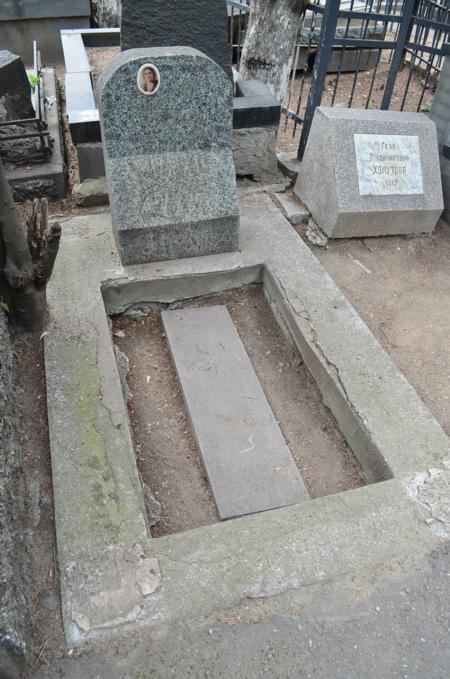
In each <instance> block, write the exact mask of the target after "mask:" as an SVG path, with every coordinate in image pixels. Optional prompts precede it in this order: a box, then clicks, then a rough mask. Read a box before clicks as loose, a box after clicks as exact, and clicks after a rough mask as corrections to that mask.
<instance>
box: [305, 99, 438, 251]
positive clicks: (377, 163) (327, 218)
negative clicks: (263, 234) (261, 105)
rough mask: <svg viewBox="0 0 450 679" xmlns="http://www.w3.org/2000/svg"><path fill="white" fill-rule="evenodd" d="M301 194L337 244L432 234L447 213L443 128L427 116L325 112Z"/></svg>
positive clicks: (316, 126)
mask: <svg viewBox="0 0 450 679" xmlns="http://www.w3.org/2000/svg"><path fill="white" fill-rule="evenodd" d="M294 191H295V193H296V195H297V196H298V197H299V198H301V200H302V201H303V202H304V203H305V204H306V206H307V207H308V208H309V210H310V212H311V214H312V216H313V217H314V219H315V220H316V222H317V224H318V225H319V227H320V228H321V229H323V231H324V232H325V233H326V234H327V235H328V236H330V237H332V238H352V237H365V236H383V235H394V234H408V233H409V234H410V233H426V232H430V231H432V230H433V229H434V227H435V226H436V223H437V221H438V219H439V217H440V215H441V213H442V209H443V200H442V187H441V178H440V170H439V155H438V146H437V138H436V127H435V125H434V123H433V122H432V121H431V120H429V119H428V118H427V117H426V116H424V115H423V114H420V113H403V112H402V113H400V112H398V111H377V110H375V111H369V110H363V109H342V108H328V107H325V106H323V107H319V108H317V109H316V112H315V114H314V120H313V124H312V127H311V132H310V135H309V138H308V143H307V146H306V150H305V154H304V157H303V160H302V163H301V167H300V172H299V175H298V178H297V183H296V185H295V188H294Z"/></svg>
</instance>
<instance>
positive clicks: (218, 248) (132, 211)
mask: <svg viewBox="0 0 450 679" xmlns="http://www.w3.org/2000/svg"><path fill="white" fill-rule="evenodd" d="M149 68H150V69H153V75H152V74H151V73H150V72H149V70H148V69H149ZM144 76H145V77H150V79H151V80H152V84H151V85H149V88H150V91H144V90H145V87H147V85H145V83H144V81H143V80H142V79H143V78H144ZM138 82H139V84H138ZM141 88H143V89H141ZM98 99H99V108H100V123H101V128H102V139H103V149H104V156H105V169H106V178H107V182H108V190H109V195H110V204H111V211H112V217H113V227H114V233H115V236H116V241H117V243H118V247H119V251H120V254H121V258H122V262H123V263H124V264H139V263H143V262H150V261H161V260H165V259H177V258H180V257H191V256H195V255H206V254H214V253H219V252H229V251H233V250H237V249H238V246H239V207H238V199H237V189H236V178H235V169H234V163H233V157H232V151H231V135H232V85H231V83H230V81H229V80H228V78H227V77H226V76H225V74H224V72H223V70H222V69H221V68H220V67H219V66H218V65H217V64H216V63H214V62H213V61H212V60H211V59H209V58H208V57H206V56H205V55H204V54H202V53H201V52H199V51H197V50H194V49H192V48H189V47H169V48H166V47H160V48H158V47H155V48H147V49H134V50H128V51H127V52H122V53H121V54H120V55H118V56H117V57H116V58H115V59H113V60H112V61H111V62H110V63H109V64H108V66H107V67H106V69H105V70H104V71H103V73H102V75H101V77H100V79H99V83H98Z"/></svg>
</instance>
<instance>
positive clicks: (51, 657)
mask: <svg viewBox="0 0 450 679" xmlns="http://www.w3.org/2000/svg"><path fill="white" fill-rule="evenodd" d="M254 188H256V187H254ZM263 189H264V187H260V190H263ZM246 190H248V187H244V189H243V191H246ZM53 207H54V209H55V210H57V211H61V209H64V206H61V204H56V205H54V206H53ZM70 212H71V213H72V214H73V213H75V214H77V213H79V214H86V213H89V212H92V213H98V212H99V209H96V210H90V211H89V210H87V209H80V208H77V207H76V206H73V205H72V206H71V207H70ZM293 228H294V227H293ZM295 228H296V230H297V231H298V233H299V237H303V238H304V239H305V242H306V243H308V244H309V241H307V239H306V237H305V227H304V226H303V225H300V226H296V227H295ZM309 246H310V247H311V248H312V250H313V252H314V254H315V255H316V256H317V257H318V258H319V259H320V261H321V262H322V264H323V265H324V266H325V268H326V269H327V270H328V271H329V273H330V274H331V275H332V277H333V278H334V280H335V281H336V283H337V284H338V285H339V287H340V288H341V290H342V291H343V292H344V294H345V295H346V297H347V298H348V299H349V300H350V302H351V303H352V304H353V306H354V307H355V309H356V310H357V311H358V313H359V314H360V315H361V317H362V318H363V320H364V321H365V322H366V323H367V325H368V326H369V328H370V329H371V331H372V332H373V333H374V335H375V337H376V338H377V339H378V340H379V342H380V343H381V345H382V346H383V347H384V348H385V349H386V350H387V351H388V353H389V354H390V356H391V357H392V358H393V359H394V361H395V363H396V364H397V366H398V367H399V368H400V369H401V370H402V372H403V373H404V374H405V375H406V377H407V378H408V380H409V381H410V383H411V384H412V385H413V386H414V388H415V389H416V391H417V392H418V394H419V395H420V397H421V398H422V399H423V401H424V402H425V404H426V405H427V406H428V407H429V408H430V410H431V411H432V413H433V414H434V415H435V417H436V418H437V420H438V421H439V423H440V424H441V426H442V427H443V428H444V430H445V431H446V432H447V433H450V419H449V408H448V400H449V398H450V391H449V380H450V352H449V349H448V341H447V338H448V335H449V332H450V314H448V310H447V307H446V305H445V304H444V303H443V299H445V298H446V296H447V294H448V278H447V272H448V267H449V264H450V234H449V231H448V226H447V225H446V224H444V222H440V223H439V225H438V227H437V228H436V231H435V232H434V233H433V234H432V235H428V236H413V237H388V238H375V239H355V240H342V241H330V242H329V244H328V248H327V249H323V248H318V247H315V246H311V245H310V244H309ZM196 303H197V304H204V303H206V304H211V303H213V304H214V303H225V304H227V306H228V308H229V310H230V312H231V314H232V317H233V320H234V321H235V322H236V323H237V326H238V329H239V332H240V333H241V337H242V339H243V341H244V344H245V347H246V349H247V351H248V353H249V354H250V356H251V358H252V361H254V362H255V360H256V363H255V368H256V370H257V373H258V377H259V379H260V380H261V381H262V383H263V386H264V388H265V390H266V393H267V395H268V397H269V400H270V402H271V405H272V407H274V409H275V412H276V415H277V417H278V418H279V419H280V421H281V423H282V428H283V432H284V433H285V435H286V432H288V431H289V427H290V426H292V425H293V426H294V427H296V428H297V429H296V430H295V433H296V434H300V437H303V438H301V442H302V444H304V445H305V450H306V451H308V444H309V446H310V447H311V444H312V442H313V444H314V450H315V451H317V450H322V453H323V455H324V456H325V455H326V453H327V451H333V459H332V461H325V460H324V457H320V456H319V459H318V460H316V462H318V465H316V467H315V468H314V464H313V469H312V471H313V474H312V476H311V477H310V478H309V479H308V469H305V468H303V469H302V470H301V471H302V473H305V472H306V476H305V481H306V482H307V485H308V487H309V490H310V492H311V494H312V496H320V494H327V493H329V492H336V491H338V490H342V489H343V488H351V487H355V486H357V485H359V484H360V483H361V480H360V478H359V475H358V472H357V469H356V465H355V463H354V460H352V458H351V456H349V453H348V449H347V447H346V444H345V442H343V441H342V437H341V435H340V433H339V431H338V430H337V427H336V425H335V422H334V418H332V416H331V415H330V414H329V412H327V409H326V408H325V407H324V406H323V404H322V403H321V400H320V396H319V395H318V393H317V389H316V387H315V385H314V383H313V381H312V380H311V379H310V378H308V375H307V373H306V371H305V369H304V367H303V366H302V365H298V360H296V357H295V355H294V356H293V355H292V350H290V349H289V347H286V342H285V339H284V337H283V336H282V335H281V333H280V331H279V329H278V326H277V325H276V323H275V322H274V320H273V317H272V316H271V312H270V310H269V309H268V308H267V306H266V304H265V302H264V301H263V298H262V295H261V292H260V290H259V289H258V286H251V287H250V288H248V289H246V290H243V289H241V290H237V291H232V292H229V293H226V294H225V295H221V296H220V297H219V298H217V297H215V296H214V297H212V298H208V299H205V300H199V301H197V302H196ZM112 331H113V333H115V334H113V339H114V342H115V343H116V344H117V345H118V346H119V347H120V348H121V349H122V350H123V351H124V352H125V353H126V354H127V355H128V357H129V359H130V373H129V376H128V384H129V387H130V390H131V392H132V394H133V399H132V400H131V401H130V403H129V413H130V416H131V420H132V425H133V435H134V437H135V443H137V444H138V448H137V456H138V463H139V466H140V472H141V475H142V477H143V479H144V481H145V480H146V479H148V480H150V479H149V470H150V467H151V466H152V465H156V469H157V474H156V476H157V478H156V479H155V474H153V484H154V485H153V486H152V487H151V490H152V492H153V493H154V494H155V495H156V496H157V498H158V500H159V501H160V502H161V521H160V522H159V524H157V525H156V526H155V527H154V529H153V535H154V536H158V535H163V534H167V533H170V532H177V531H179V530H185V529H187V528H191V527H198V526H201V525H205V524H208V523H214V522H216V521H217V520H218V519H217V515H216V510H215V507H214V503H213V501H212V497H211V494H210V491H209V490H208V486H207V483H206V481H205V477H204V473H203V471H202V467H201V463H200V460H199V457H198V454H197V452H196V448H195V444H194V441H193V438H192V435H191V434H190V431H189V425H188V422H187V418H186V414H185V412H183V404H182V400H181V397H180V394H179V391H178V389H177V386H176V381H175V376H174V374H173V368H172V367H171V364H170V360H169V357H168V352H167V346H166V344H165V340H164V337H163V331H162V328H161V326H160V321H159V319H158V318H157V316H156V315H155V314H150V315H148V316H145V317H141V316H140V315H139V314H138V315H136V316H135V317H133V316H128V317H126V316H117V317H115V318H114V324H113V330H112ZM258 333H260V334H258ZM123 335H124V336H123ZM15 349H16V351H17V353H18V359H19V360H18V366H19V375H20V385H21V387H22V389H23V394H24V401H23V412H22V428H23V430H24V431H25V432H26V446H25V454H24V458H23V461H22V462H23V470H24V473H25V478H26V484H27V488H28V491H29V493H30V497H31V498H32V502H34V506H33V512H32V516H31V518H30V523H31V525H30V532H31V540H30V543H29V544H30V548H29V552H28V554H27V559H29V561H30V572H32V573H33V580H32V582H31V583H30V592H31V601H32V606H33V608H32V614H33V619H34V635H35V639H34V642H35V649H36V650H35V659H34V662H33V663H32V666H31V668H30V676H36V677H53V676H65V677H80V678H81V677H83V678H90V677H92V678H93V677H97V676H98V677H107V676H112V677H117V678H119V677H124V676H130V677H141V676H142V677H145V676H158V677H165V676H177V677H198V676H211V677H215V676H219V675H220V674H223V675H224V676H229V675H231V673H232V674H233V676H238V677H252V676H255V677H258V676H273V677H285V676H293V677H296V676H305V677H307V676H325V675H326V673H327V672H333V676H339V677H344V676H345V677H364V676H368V677H369V676H401V677H402V676H403V677H423V676H427V677H439V678H440V677H443V676H445V674H443V673H442V672H443V669H442V668H444V667H445V666H446V651H445V648H446V641H445V629H446V625H445V624H444V618H445V607H446V605H447V607H448V603H447V600H448V588H446V587H447V585H446V580H445V576H444V574H445V572H446V567H447V566H448V553H447V552H446V548H445V546H444V544H443V545H442V547H441V548H438V549H437V550H436V551H435V552H433V553H432V554H431V555H423V554H421V553H420V551H419V552H418V553H417V556H416V558H414V559H412V560H411V559H405V560H403V561H402V560H399V561H396V560H393V561H391V562H386V563H383V564H381V565H380V566H379V567H377V568H374V569H367V568H366V569H361V570H359V571H358V573H356V574H352V575H348V576H344V577H340V578H337V579H336V580H335V581H334V582H330V583H326V584H322V585H312V586H309V587H304V588H301V589H300V590H295V591H291V592H289V593H288V594H281V595H279V596H277V597H270V598H257V599H254V600H253V599H247V600H243V601H242V604H241V606H240V607H237V608H236V609H233V610H231V611H230V610H228V611H217V612H216V613H215V614H212V615H210V616H207V617H206V618H204V619H200V620H198V619H197V620H192V621H191V622H188V623H185V624H176V625H173V626H170V627H167V626H164V627H163V628H162V629H159V630H157V631H155V632H149V633H147V634H145V633H143V632H141V633H139V634H138V635H134V634H133V635H132V637H131V636H129V635H125V637H122V638H121V639H120V640H119V641H117V642H113V643H110V644H97V645H96V646H95V647H92V648H91V649H90V650H89V649H88V651H85V652H82V651H80V650H79V649H75V650H70V651H69V652H70V656H67V647H66V645H65V640H64V633H63V629H62V621H61V614H60V608H59V606H60V604H59V580H58V567H57V562H56V546H55V541H54V524H53V504H52V488H51V467H50V459H49V458H50V452H49V441H48V431H47V428H46V426H45V423H46V420H47V413H46V398H45V396H46V394H45V373H44V357H43V341H42V339H40V337H39V335H34V336H29V337H27V338H26V339H25V338H24V337H17V338H16V339H15ZM268 352H270V353H268ZM290 352H291V353H290ZM258 362H259V366H258ZM281 364H282V365H281ZM30 365H32V366H33V369H32V370H30ZM155 366H157V367H155ZM280 371H281V372H280ZM149 377H150V379H149V380H148V378H149ZM167 377H169V379H167ZM155 386H157V387H158V389H156V390H153V389H152V387H153V388H154V387H155ZM150 392H151V393H152V400H147V399H146V395H148V394H149V393H150ZM295 394H296V395H297V400H295V399H296V397H295ZM299 394H300V396H299ZM277 399H278V401H279V404H278V411H277V408H276V403H277ZM283 399H286V401H285V402H286V404H290V406H291V407H287V408H286V410H287V412H286V413H284V412H283V407H282V405H281V404H282V401H283ZM294 404H295V407H293V406H294ZM149 408H150V412H151V414H150V413H149V412H146V409H149ZM294 410H295V411H296V413H297V417H296V416H295V412H293V411H294ZM299 412H301V418H299V417H298V414H299ZM283 417H284V421H283ZM148 420H150V422H148ZM43 423H44V426H43ZM148 424H150V426H148ZM283 425H284V426H283ZM167 430H169V432H170V437H169V439H168V440H167V436H166V438H165V434H167ZM295 439H296V436H294V437H293V439H292V441H289V444H291V443H292V442H294V449H295ZM152 446H155V447H156V446H158V448H159V450H160V455H159V457H156V458H149V457H146V455H148V454H149V452H150V451H151V450H152ZM183 448H184V453H185V456H186V457H185V456H184V455H183V461H184V460H185V459H186V460H187V461H188V462H189V463H190V464H186V466H185V468H184V469H183V472H182V475H181V474H180V467H179V466H178V467H177V465H176V463H175V460H174V455H173V451H174V449H175V450H176V451H177V452H178V451H180V450H183ZM291 450H292V451H293V453H294V455H295V450H293V449H292V447H291ZM310 452H312V448H311V449H310ZM165 453H167V457H165ZM145 458H146V463H143V459H145ZM189 458H190V460H189ZM311 461H313V462H314V460H313V457H312V455H311ZM146 465H147V467H146ZM153 469H155V466H153ZM314 484H316V486H315V485H314ZM374 510H376V508H374ZM230 647H231V648H232V655H233V658H232V659H230V657H229V656H230ZM399 648H401V649H402V650H401V652H399V650H398V649H399ZM337 660H338V664H337V665H336V664H335V663H336V661H337ZM380 662H381V663H382V665H381V670H380ZM299 667H302V668H308V669H305V670H304V672H303V670H302V672H303V673H301V672H300V670H299ZM168 668H169V670H168ZM433 668H435V671H434V670H433ZM33 672H34V673H35V674H33ZM383 672H384V673H383ZM227 673H229V674H227Z"/></svg>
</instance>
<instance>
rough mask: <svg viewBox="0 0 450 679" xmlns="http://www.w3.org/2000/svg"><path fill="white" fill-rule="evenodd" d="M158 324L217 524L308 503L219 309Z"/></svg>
mask: <svg viewBox="0 0 450 679" xmlns="http://www.w3.org/2000/svg"><path fill="white" fill-rule="evenodd" d="M161 316H162V320H163V324H164V329H165V332H166V336H167V339H168V342H169V347H170V351H171V354H172V358H173V361H174V365H175V368H176V371H177V374H178V378H179V380H180V385H181V389H182V391H183V395H184V399H185V401H186V405H187V409H188V412H189V417H190V420H191V423H192V428H193V430H194V433H195V436H196V439H197V443H198V447H199V451H200V453H201V456H202V458H203V463H204V465H205V469H206V473H207V474H208V478H209V482H210V484H211V488H212V491H213V495H214V499H215V502H216V505H217V509H218V512H219V516H220V518H221V519H230V518H233V517H236V516H242V515H244V514H253V513H255V512H262V511H265V510H267V509H275V508H277V507H283V506H286V505H290V504H296V503H298V502H303V501H305V500H307V499H309V496H308V492H307V490H306V488H305V485H304V483H303V481H302V479H301V476H300V474H299V472H298V469H297V467H296V465H295V462H294V460H293V458H292V456H291V453H290V450H289V448H288V447H287V445H286V443H285V440H284V437H283V434H282V433H281V430H280V428H279V426H278V424H277V421H276V419H275V416H274V414H273V412H272V410H271V408H270V406H269V404H268V402H267V399H266V396H265V394H264V391H263V389H262V387H261V384H260V383H259V380H258V378H257V376H256V374H255V371H254V369H253V366H252V364H251V363H250V359H249V357H248V355H247V352H246V351H245V347H244V345H243V344H242V342H241V339H240V337H239V335H238V332H237V330H236V328H235V327H234V324H233V321H232V320H231V318H230V315H229V313H228V310H227V308H226V307H224V306H217V307H204V308H195V309H192V308H191V309H189V308H188V309H180V310H175V311H163V312H162V314H161Z"/></svg>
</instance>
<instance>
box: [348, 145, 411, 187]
mask: <svg viewBox="0 0 450 679" xmlns="http://www.w3.org/2000/svg"><path fill="white" fill-rule="evenodd" d="M354 140H355V152H356V165H357V168H358V183H359V193H360V195H361V196H388V195H399V194H401V195H408V194H413V193H423V180H422V165H421V162H420V152H419V138H418V137H413V136H407V135H403V134H355V135H354Z"/></svg>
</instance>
